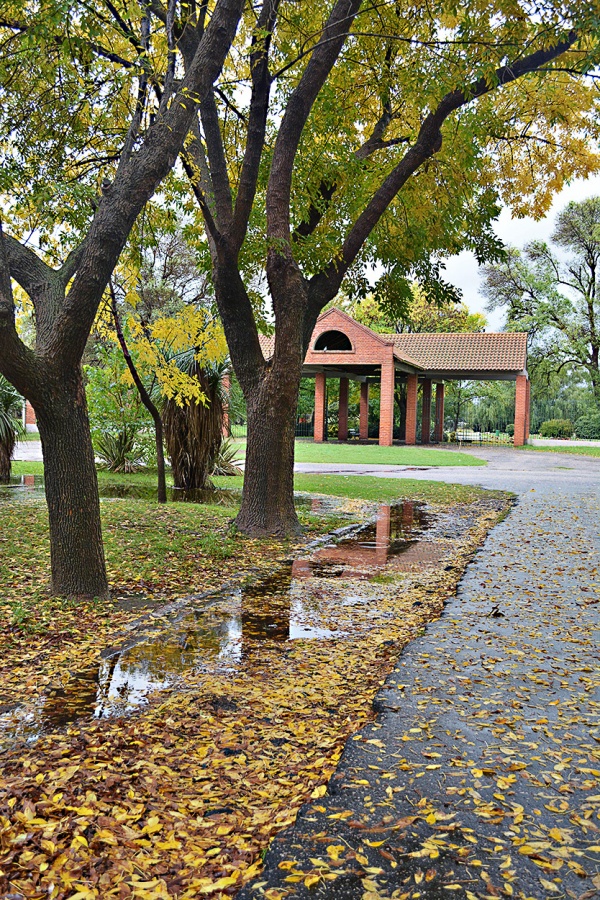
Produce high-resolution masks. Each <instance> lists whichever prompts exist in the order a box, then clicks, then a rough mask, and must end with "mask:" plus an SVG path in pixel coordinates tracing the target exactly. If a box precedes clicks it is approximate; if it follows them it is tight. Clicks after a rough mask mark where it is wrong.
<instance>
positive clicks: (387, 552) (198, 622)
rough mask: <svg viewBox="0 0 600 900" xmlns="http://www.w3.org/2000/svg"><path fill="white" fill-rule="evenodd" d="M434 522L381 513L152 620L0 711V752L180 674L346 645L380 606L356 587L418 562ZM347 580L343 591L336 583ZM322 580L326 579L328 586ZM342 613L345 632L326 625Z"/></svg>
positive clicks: (103, 713) (234, 668)
mask: <svg viewBox="0 0 600 900" xmlns="http://www.w3.org/2000/svg"><path fill="white" fill-rule="evenodd" d="M312 502H313V501H311V503H312ZM318 502H319V503H320V502H321V501H318ZM431 524H432V519H431V517H430V516H429V515H428V514H427V513H426V512H425V510H424V505H423V504H419V503H403V504H398V505H385V506H382V507H380V509H379V513H378V516H377V519H376V522H374V523H373V524H371V525H368V526H367V527H365V528H362V529H360V531H359V532H353V533H352V534H351V535H350V536H348V537H344V536H343V535H342V536H340V537H339V539H338V540H337V542H335V543H334V542H333V541H332V543H331V544H327V545H325V546H320V547H318V548H317V549H315V550H314V551H313V552H312V553H311V554H310V555H308V556H307V557H306V558H303V559H297V560H294V561H293V562H289V563H286V564H285V565H283V566H282V567H281V568H280V569H279V570H278V571H277V572H276V573H274V574H273V575H271V576H270V577H268V578H265V579H262V580H260V581H257V582H255V583H253V584H251V585H249V586H244V587H242V586H240V587H237V588H235V589H233V590H231V591H229V592H227V593H218V592H215V594H213V595H210V596H208V597H205V598H203V599H202V600H201V601H197V602H195V603H193V602H192V603H190V604H189V605H185V606H183V607H174V608H173V609H172V610H171V611H169V612H168V613H167V614H165V615H163V616H162V617H156V618H152V617H149V618H148V619H147V620H145V621H144V622H143V623H142V624H141V625H140V627H139V628H137V630H135V631H133V632H132V636H131V639H129V640H127V641H126V642H124V643H123V644H121V645H119V646H113V647H108V648H106V649H105V650H104V651H103V653H102V654H101V661H100V663H99V664H97V665H95V666H93V667H90V668H88V669H85V670H83V671H81V672H78V673H76V674H72V675H69V674H68V673H67V674H66V675H65V677H64V679H62V680H61V681H60V682H57V683H56V684H55V685H54V686H52V687H51V688H49V689H48V690H47V691H46V693H45V695H44V696H41V697H39V698H38V699H37V700H35V701H34V702H33V703H32V704H30V705H27V706H22V707H18V708H14V706H13V707H11V704H10V703H8V704H5V705H2V704H0V735H2V737H0V746H3V745H6V744H7V743H12V742H14V740H15V739H25V740H28V741H32V740H35V739H36V738H38V737H39V736H40V735H42V734H43V733H44V732H46V731H49V730H55V729H56V728H60V727H64V726H65V725H67V724H69V723H70V722H73V721H75V720H77V719H79V718H82V717H88V718H89V717H96V718H104V717H110V716H117V715H123V714H126V713H129V712H131V711H133V710H135V709H136V708H140V707H142V706H143V705H144V704H146V703H147V702H148V700H149V698H150V696H151V695H154V694H155V693H156V692H157V691H161V690H167V689H173V688H176V687H177V686H178V685H180V684H181V683H182V676H183V675H184V674H185V673H186V672H195V673H202V672H207V673H223V674H227V673H238V672H240V671H242V670H243V669H244V668H245V666H246V665H247V664H248V663H249V662H251V661H252V660H253V657H255V655H257V654H260V657H259V658H260V660H261V661H263V660H265V659H266V660H267V663H268V655H267V656H266V657H265V653H267V654H268V653H280V654H281V653H286V652H287V650H288V649H289V648H290V647H291V646H292V644H293V642H294V641H298V640H319V641H323V640H343V639H344V638H347V637H348V636H350V634H351V633H352V608H353V607H355V606H356V607H358V606H364V604H366V603H374V604H377V601H378V599H379V597H380V589H377V588H376V586H375V585H374V584H373V585H366V586H365V589H363V588H361V587H360V584H361V580H362V583H363V584H365V579H368V578H369V577H372V576H373V575H374V574H377V573H379V574H381V573H382V572H387V571H388V569H389V568H390V567H392V571H393V570H394V567H395V565H396V563H397V561H398V560H401V559H403V558H408V557H409V556H410V555H411V554H414V553H415V552H416V551H417V550H418V549H419V548H421V549H419V552H420V553H421V554H422V553H423V549H424V548H425V547H426V546H427V545H428V541H427V540H426V539H424V538H423V537H422V536H423V534H424V532H425V531H427V530H428V529H430V528H431ZM420 538H421V539H420ZM429 544H430V546H431V548H436V547H437V544H436V543H435V541H430V542H429ZM344 578H347V579H349V581H350V583H349V584H346V583H345V582H344V581H343V580H342V581H339V580H340V579H344ZM322 579H330V583H329V585H328V586H327V585H325V584H324V582H323V580H322ZM338 582H339V585H340V587H339V588H338V587H337V583H338ZM367 588H368V590H367ZM363 590H364V593H363ZM149 602H151V601H149V599H148V598H147V597H144V595H142V594H140V595H134V594H132V595H131V596H129V595H122V597H120V598H118V599H117V603H118V604H122V605H126V604H128V603H129V604H131V606H129V608H138V605H139V607H140V608H141V609H143V607H144V606H146V605H147V604H148V603H149ZM327 604H329V610H328V606H327ZM340 608H344V609H345V611H346V617H345V619H344V623H347V624H348V630H347V631H344V630H340V626H339V624H337V622H336V625H335V626H333V625H332V622H330V621H329V619H330V618H331V619H332V620H334V619H335V618H336V616H335V615H334V614H335V612H336V610H337V611H339V609H340ZM386 615H387V613H386ZM330 625H332V627H329V626H330ZM344 627H346V624H345V625H344ZM4 699H9V698H4Z"/></svg>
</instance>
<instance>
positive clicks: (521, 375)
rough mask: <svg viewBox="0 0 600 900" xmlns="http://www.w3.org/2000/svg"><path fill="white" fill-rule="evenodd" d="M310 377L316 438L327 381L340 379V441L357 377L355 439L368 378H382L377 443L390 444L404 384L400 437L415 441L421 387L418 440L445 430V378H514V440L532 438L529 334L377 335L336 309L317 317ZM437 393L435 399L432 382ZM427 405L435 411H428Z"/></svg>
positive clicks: (269, 342)
mask: <svg viewBox="0 0 600 900" xmlns="http://www.w3.org/2000/svg"><path fill="white" fill-rule="evenodd" d="M261 345H262V349H263V352H264V354H265V357H266V358H269V357H270V356H271V355H272V353H273V338H261ZM302 375H303V376H304V377H312V378H314V379H315V441H316V442H322V441H324V440H326V439H327V435H326V396H327V395H326V381H327V378H328V377H329V378H336V379H338V378H339V381H340V389H339V390H340V392H339V423H338V439H339V440H340V441H345V440H347V438H348V386H349V382H350V381H351V380H352V381H358V382H360V419H359V437H360V438H361V439H362V440H366V439H367V438H368V416H369V383H370V382H371V383H372V382H373V381H374V380H375V379H378V380H379V381H380V384H381V400H380V411H379V444H380V445H381V446H382V447H391V446H392V443H393V434H394V387H395V385H396V383H397V382H398V381H402V382H405V383H406V386H407V402H406V433H405V438H404V440H405V443H406V444H416V442H417V395H418V388H419V385H421V391H422V394H421V396H422V425H421V443H423V444H428V443H429V442H430V439H431V437H430V436H431V431H432V429H431V424H432V422H431V419H432V411H433V414H434V427H433V439H434V441H440V442H441V441H442V439H443V433H444V384H445V382H446V381H460V380H463V379H464V380H469V381H514V382H516V403H515V434H514V444H515V446H521V445H523V444H525V443H526V442H527V440H528V438H529V377H528V375H527V335H526V334H525V333H523V332H516V333H509V332H506V333H488V332H482V333H477V334H378V333H377V332H375V331H371V329H370V328H367V327H366V326H365V325H361V324H360V323H359V322H357V321H356V320H355V319H353V318H352V317H351V316H349V315H348V314H347V313H345V312H343V311H342V310H340V309H335V308H334V309H330V310H328V311H327V312H325V313H323V315H321V316H319V318H318V320H317V324H316V326H315V329H314V331H313V334H312V337H311V341H310V346H309V350H308V352H307V354H306V357H305V360H304V367H303V370H302ZM433 385H435V398H434V402H433V404H432V399H433V398H432V386H433ZM432 405H433V406H434V409H433V410H432Z"/></svg>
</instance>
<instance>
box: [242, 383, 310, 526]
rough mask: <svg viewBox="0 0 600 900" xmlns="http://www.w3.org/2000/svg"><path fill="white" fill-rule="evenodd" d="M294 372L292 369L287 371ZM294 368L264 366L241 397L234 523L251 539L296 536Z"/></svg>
mask: <svg viewBox="0 0 600 900" xmlns="http://www.w3.org/2000/svg"><path fill="white" fill-rule="evenodd" d="M292 368H296V369H297V371H295V372H294V371H291V369H292ZM299 388H300V369H299V368H298V367H293V366H291V365H290V367H289V368H288V370H287V371H286V372H285V374H284V375H283V374H282V373H281V372H279V371H278V370H277V369H276V368H274V367H273V368H269V369H267V370H266V373H265V375H264V376H263V377H262V378H261V381H260V384H259V386H258V388H256V389H255V390H254V391H253V392H252V395H251V396H248V397H247V398H246V403H247V411H248V443H247V447H246V467H245V472H244V490H243V494H242V505H241V508H240V511H239V513H238V516H237V518H236V520H235V524H236V525H237V527H238V528H239V529H240V531H242V532H244V533H246V534H251V535H252V536H254V537H260V536H261V535H274V536H276V537H289V536H292V535H298V534H300V533H301V532H302V528H301V526H300V523H299V521H298V517H297V515H296V510H295V507H294V440H295V431H296V410H297V406H298V391H299Z"/></svg>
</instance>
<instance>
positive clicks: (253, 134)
mask: <svg viewBox="0 0 600 900" xmlns="http://www.w3.org/2000/svg"><path fill="white" fill-rule="evenodd" d="M279 3H280V0H264V2H263V6H262V9H261V11H260V16H259V17H258V22H257V23H256V29H255V33H254V35H253V36H252V49H251V53H250V72H251V76H252V99H251V101H250V113H249V116H248V127H247V135H246V150H245V153H244V160H243V162H242V171H241V174H240V181H239V185H238V192H237V197H236V201H235V209H234V214H233V226H232V229H231V230H232V239H233V242H234V244H235V247H236V249H237V250H239V248H240V247H241V246H242V244H243V242H244V238H245V237H246V232H247V229H248V222H249V220H250V213H251V211H252V204H253V203H254V197H255V195H256V185H257V181H258V173H259V169H260V161H261V158H262V153H263V148H264V144H265V133H266V128H267V114H268V111H269V93H270V88H271V76H270V74H269V49H270V47H271V39H272V34H273V29H274V27H275V22H276V20H277V12H278V9H279Z"/></svg>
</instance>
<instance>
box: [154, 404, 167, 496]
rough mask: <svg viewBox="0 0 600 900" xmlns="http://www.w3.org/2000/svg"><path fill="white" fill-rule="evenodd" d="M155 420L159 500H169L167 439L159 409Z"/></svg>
mask: <svg viewBox="0 0 600 900" xmlns="http://www.w3.org/2000/svg"><path fill="white" fill-rule="evenodd" d="M152 418H153V420H154V438H155V442H156V468H157V470H158V502H159V503H166V502H167V476H166V472H165V440H164V435H163V424H162V419H161V417H160V413H159V412H158V410H157V411H156V417H155V416H154V415H153V414H152Z"/></svg>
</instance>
